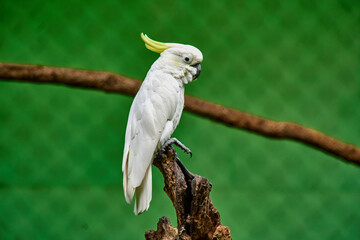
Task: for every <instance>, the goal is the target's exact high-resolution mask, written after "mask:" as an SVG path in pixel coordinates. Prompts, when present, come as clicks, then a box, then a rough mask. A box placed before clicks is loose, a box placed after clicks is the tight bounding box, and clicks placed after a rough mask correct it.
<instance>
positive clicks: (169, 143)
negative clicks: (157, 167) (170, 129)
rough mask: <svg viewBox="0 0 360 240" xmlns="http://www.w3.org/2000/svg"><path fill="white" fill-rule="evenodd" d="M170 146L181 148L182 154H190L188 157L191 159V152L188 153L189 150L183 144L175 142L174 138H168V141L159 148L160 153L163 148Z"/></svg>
mask: <svg viewBox="0 0 360 240" xmlns="http://www.w3.org/2000/svg"><path fill="white" fill-rule="evenodd" d="M171 144H175V145H176V146H178V147H179V148H181V149H182V150H184V152H186V153H187V154H190V157H192V152H191V151H190V149H189V148H187V147H186V146H185V145H184V144H182V143H181V142H180V141H179V140H177V139H176V138H170V139H169V140H167V141H166V142H165V143H164V144H163V145H162V146H161V148H160V152H164V151H165V148H166V147H168V146H169V145H171Z"/></svg>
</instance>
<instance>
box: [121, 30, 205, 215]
mask: <svg viewBox="0 0 360 240" xmlns="http://www.w3.org/2000/svg"><path fill="white" fill-rule="evenodd" d="M141 38H142V40H143V41H144V42H145V46H146V48H147V49H149V50H151V51H153V52H156V53H160V57H159V58H158V59H157V60H156V61H155V62H154V63H153V65H152V66H151V68H150V70H149V72H148V73H147V75H146V77H145V80H144V82H143V83H142V85H141V87H140V90H139V92H138V93H137V94H136V96H135V98H134V101H133V103H132V105H131V108H130V113H129V119H128V122H127V127H126V134H125V146H124V155H123V163H122V171H123V174H124V179H123V185H124V194H125V198H126V201H127V202H128V203H131V201H132V199H133V197H134V194H135V206H134V213H135V214H136V215H138V214H140V213H142V212H144V211H146V210H147V209H148V208H149V205H150V201H151V195H152V173H151V168H152V163H153V159H154V157H155V156H156V154H157V152H158V150H159V149H163V148H164V147H165V146H167V145H169V144H171V143H175V144H177V145H178V146H180V147H182V148H183V149H184V150H185V151H186V152H188V153H191V152H190V150H189V149H188V148H186V147H185V146H184V145H182V144H181V143H180V142H179V141H178V140H177V139H175V138H171V139H170V137H171V134H172V133H173V132H174V130H175V128H176V127H177V125H178V123H179V120H180V117H181V113H182V111H183V108H184V85H185V84H187V83H189V82H192V81H193V80H195V79H196V78H197V77H198V76H199V74H200V71H201V66H200V63H201V62H202V60H203V56H202V54H201V52H200V51H199V50H198V49H197V48H195V47H193V46H190V45H183V44H178V43H162V42H158V41H154V40H152V39H150V38H149V37H148V36H146V35H144V34H143V33H141Z"/></svg>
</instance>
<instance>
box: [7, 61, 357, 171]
mask: <svg viewBox="0 0 360 240" xmlns="http://www.w3.org/2000/svg"><path fill="white" fill-rule="evenodd" d="M2 79H5V80H16V81H28V82H38V83H53V84H54V83H55V84H63V85H68V86H74V87H82V88H92V89H98V90H103V91H106V92H116V93H122V94H127V95H131V96H134V95H135V94H136V92H137V91H138V89H139V87H140V85H141V82H140V81H138V80H135V79H132V78H129V77H126V76H122V75H120V74H115V73H110V72H100V71H89V70H80V69H70V68H58V67H48V66H38V65H22V64H10V63H0V80H2ZM185 110H186V111H189V112H192V113H194V114H197V115H200V116H203V117H205V118H209V119H211V120H213V121H217V122H219V123H222V124H225V125H228V126H231V127H236V128H240V129H244V130H247V131H250V132H254V133H257V134H259V135H263V136H266V137H270V138H277V139H291V140H295V141H297V142H301V143H304V144H306V145H309V146H312V147H315V148H317V149H319V150H321V151H323V152H326V153H328V154H331V155H333V156H336V157H338V158H340V159H342V160H344V161H346V162H351V163H354V164H357V165H360V148H358V147H356V146H354V145H352V144H348V143H345V142H342V141H340V140H338V139H336V138H333V137H330V136H327V135H326V134H324V133H322V132H319V131H316V130H314V129H311V128H307V127H304V126H301V125H299V124H296V123H291V122H276V121H272V120H269V119H265V118H262V117H258V116H255V115H252V114H249V113H245V112H241V111H238V110H235V109H232V108H227V107H224V106H221V105H218V104H214V103H211V102H207V101H205V100H201V99H198V98H195V97H191V96H188V95H186V96H185ZM324 121H325V120H324Z"/></svg>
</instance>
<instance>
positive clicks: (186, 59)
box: [183, 56, 191, 63]
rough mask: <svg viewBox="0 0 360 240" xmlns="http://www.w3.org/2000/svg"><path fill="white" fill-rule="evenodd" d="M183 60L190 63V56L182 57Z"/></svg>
mask: <svg viewBox="0 0 360 240" xmlns="http://www.w3.org/2000/svg"><path fill="white" fill-rule="evenodd" d="M183 60H184V62H185V63H191V58H190V57H188V56H186V57H184V58H183Z"/></svg>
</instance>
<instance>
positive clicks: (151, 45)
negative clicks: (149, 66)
mask: <svg viewBox="0 0 360 240" xmlns="http://www.w3.org/2000/svg"><path fill="white" fill-rule="evenodd" d="M141 38H142V40H143V41H144V42H145V47H146V48H147V49H149V50H150V51H153V52H156V53H162V52H163V51H165V50H166V49H168V48H170V47H169V46H167V45H166V43H162V42H158V41H155V40H152V39H151V38H149V37H148V36H147V35H146V34H143V33H141Z"/></svg>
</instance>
